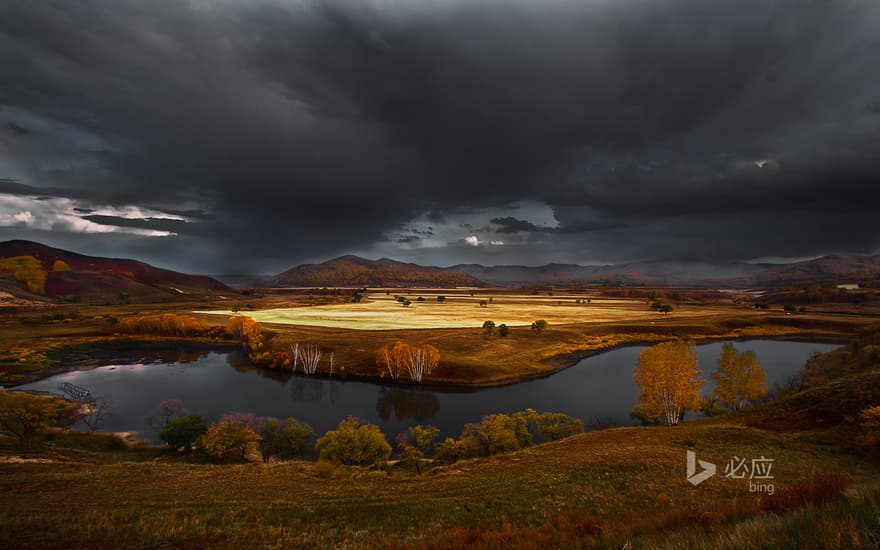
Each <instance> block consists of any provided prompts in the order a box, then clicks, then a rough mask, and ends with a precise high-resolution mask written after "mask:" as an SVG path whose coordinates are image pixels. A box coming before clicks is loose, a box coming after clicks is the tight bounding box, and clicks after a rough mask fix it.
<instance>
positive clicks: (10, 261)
mask: <svg viewBox="0 0 880 550" xmlns="http://www.w3.org/2000/svg"><path fill="white" fill-rule="evenodd" d="M0 271H7V272H9V273H11V274H12V276H13V277H14V278H15V280H17V281H20V282H22V283H24V284H25V285H27V288H28V290H30V291H31V292H33V293H34V294H45V293H46V274H47V273H46V269H45V268H44V267H43V263H42V262H41V261H40V260H38V259H37V258H35V257H33V256H13V257H11V258H0Z"/></svg>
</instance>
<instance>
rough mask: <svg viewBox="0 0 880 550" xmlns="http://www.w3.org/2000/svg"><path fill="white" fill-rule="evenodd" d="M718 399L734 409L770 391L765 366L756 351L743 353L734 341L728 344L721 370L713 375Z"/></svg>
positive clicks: (719, 364) (719, 363)
mask: <svg viewBox="0 0 880 550" xmlns="http://www.w3.org/2000/svg"><path fill="white" fill-rule="evenodd" d="M712 377H713V378H714V379H715V381H716V382H717V385H716V386H715V395H716V396H717V397H718V400H719V401H721V402H722V403H724V404H725V405H727V406H728V407H730V409H731V410H733V411H738V410H741V409H743V408H744V407H745V406H746V405H748V403H749V401H751V400H752V399H757V398H758V397H762V396H764V395H767V386H766V384H765V375H764V369H763V368H762V367H761V364H760V363H758V359H757V357H756V356H755V352H754V351H746V352H744V353H739V352H738V351H737V349H736V346H734V345H733V344H731V343H726V344H724V347H722V349H721V357H720V358H718V372H716V373H715V374H714V375H713V376H712Z"/></svg>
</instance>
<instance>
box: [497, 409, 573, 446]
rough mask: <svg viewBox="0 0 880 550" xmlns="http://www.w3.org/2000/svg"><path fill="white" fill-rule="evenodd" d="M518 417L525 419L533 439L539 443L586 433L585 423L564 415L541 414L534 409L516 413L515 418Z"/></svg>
mask: <svg viewBox="0 0 880 550" xmlns="http://www.w3.org/2000/svg"><path fill="white" fill-rule="evenodd" d="M516 415H522V416H523V417H524V418H525V420H526V422H527V424H528V426H529V432H530V433H531V434H532V438H533V439H534V440H535V441H537V442H538V443H542V442H545V441H556V440H557V439H564V438H566V437H569V436H572V435H576V434H579V433H583V431H584V423H583V422H582V421H581V420H580V419H578V418H572V417H571V416H568V415H567V414H563V413H553V412H544V413H539V412H537V411H535V410H534V409H526V410H525V411H524V412H521V413H515V415H514V416H516Z"/></svg>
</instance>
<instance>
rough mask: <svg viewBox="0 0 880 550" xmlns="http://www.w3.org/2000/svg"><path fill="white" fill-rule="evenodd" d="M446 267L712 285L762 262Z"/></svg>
mask: <svg viewBox="0 0 880 550" xmlns="http://www.w3.org/2000/svg"><path fill="white" fill-rule="evenodd" d="M449 269H452V270H456V271H462V272H464V273H467V274H469V275H472V276H474V277H477V278H479V279H480V280H482V281H484V282H486V283H488V284H492V285H500V286H518V285H558V286H567V285H576V284H609V285H619V284H626V285H655V286H659V285H682V286H703V285H712V284H714V283H717V282H718V281H725V280H730V279H737V280H739V279H742V281H741V282H745V281H746V279H748V277H750V276H751V275H753V274H755V273H760V272H763V271H764V270H765V269H766V268H765V267H764V266H762V265H755V264H748V263H744V262H709V261H704V260H659V261H650V262H638V263H631V264H619V265H598V266H582V265H576V264H548V265H544V266H538V267H527V266H495V267H484V266H481V265H474V264H466V265H456V266H452V267H450V268H449Z"/></svg>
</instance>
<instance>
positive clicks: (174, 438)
mask: <svg viewBox="0 0 880 550" xmlns="http://www.w3.org/2000/svg"><path fill="white" fill-rule="evenodd" d="M207 431H208V426H207V424H205V421H204V419H202V417H201V416H199V415H197V414H191V415H188V416H183V417H178V418H173V419H171V420H169V421H168V423H167V424H166V425H165V427H164V428H163V429H162V433H160V434H159V437H160V438H161V439H162V441H164V442H165V444H166V445H168V446H169V447H170V448H171V449H173V450H178V449H183V452H185V453H187V454H189V453H190V452H192V449H193V445H194V444H195V443H196V441H198V439H199V438H200V437H201V436H203V435H204V434H205V432H207Z"/></svg>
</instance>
